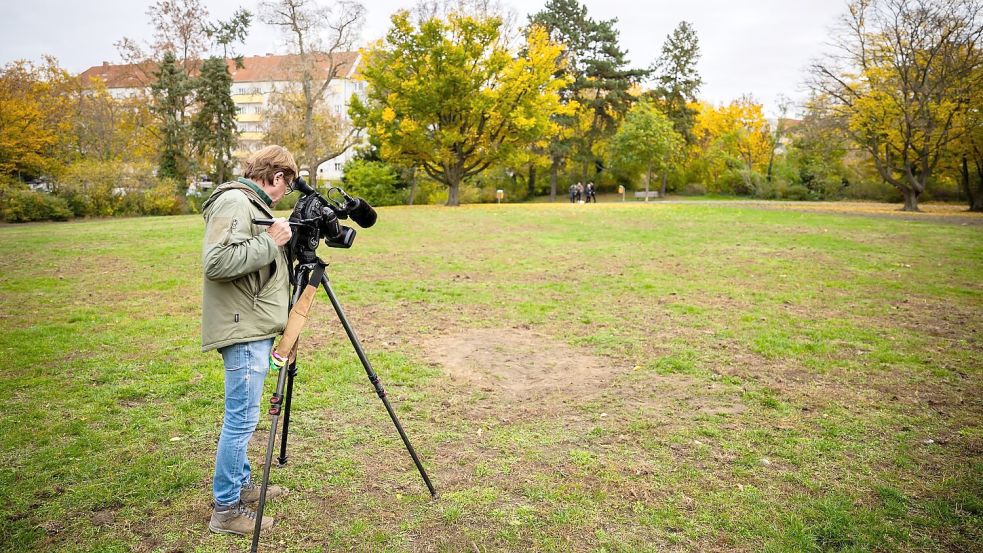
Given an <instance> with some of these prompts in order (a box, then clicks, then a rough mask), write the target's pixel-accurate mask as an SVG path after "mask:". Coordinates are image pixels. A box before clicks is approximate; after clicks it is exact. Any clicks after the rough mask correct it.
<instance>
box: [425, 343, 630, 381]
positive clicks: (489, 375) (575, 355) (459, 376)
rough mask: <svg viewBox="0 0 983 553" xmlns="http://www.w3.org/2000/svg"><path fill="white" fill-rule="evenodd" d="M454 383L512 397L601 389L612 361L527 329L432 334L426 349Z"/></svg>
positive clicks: (612, 370)
mask: <svg viewBox="0 0 983 553" xmlns="http://www.w3.org/2000/svg"><path fill="white" fill-rule="evenodd" d="M424 351H425V352H426V356H427V358H428V360H429V361H431V362H433V363H436V364H438V365H440V366H441V367H442V368H443V370H444V372H445V373H446V374H447V375H448V376H449V377H450V378H451V380H452V381H454V382H456V383H460V384H464V385H470V386H475V387H478V388H480V389H481V390H483V391H488V392H502V393H505V394H507V395H511V396H527V395H538V394H543V393H553V392H571V391H580V390H586V389H597V388H599V387H603V386H605V385H606V384H607V383H608V382H609V381H610V380H611V379H612V378H613V377H614V376H615V375H616V373H617V372H618V369H617V368H616V366H615V364H614V363H612V362H611V361H610V360H608V359H605V358H603V357H598V356H595V355H590V354H587V353H584V352H582V351H579V350H578V349H576V348H573V347H571V346H569V345H567V344H564V343H562V342H558V341H556V340H554V339H552V338H550V337H548V336H545V335H542V334H539V333H536V332H533V331H531V330H527V329H524V328H521V327H520V328H480V329H473V330H468V331H465V332H460V333H456V334H450V335H446V336H441V337H438V338H433V339H431V340H429V341H428V343H427V344H426V348H425V349H424Z"/></svg>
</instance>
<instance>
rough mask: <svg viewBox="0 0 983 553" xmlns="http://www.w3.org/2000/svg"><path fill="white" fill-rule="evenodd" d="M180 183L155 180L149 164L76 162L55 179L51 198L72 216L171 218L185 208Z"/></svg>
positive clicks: (165, 179)
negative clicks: (157, 216) (160, 216)
mask: <svg viewBox="0 0 983 553" xmlns="http://www.w3.org/2000/svg"><path fill="white" fill-rule="evenodd" d="M180 187H181V186H180V183H178V182H177V181H175V180H173V179H168V178H160V179H159V178H157V177H155V176H154V174H153V168H152V167H151V166H150V165H149V164H146V163H144V164H130V163H123V162H119V161H92V160H90V161H80V162H78V163H75V164H73V165H71V166H70V167H68V168H67V169H66V170H65V171H64V173H63V174H62V175H61V176H60V177H59V179H58V181H57V183H56V186H55V195H56V196H58V197H59V198H61V199H63V200H64V201H65V202H66V205H67V206H68V207H69V209H70V210H71V212H72V214H73V215H74V216H75V217H112V216H116V215H175V214H178V213H182V212H184V211H185V209H186V201H185V199H184V198H183V196H179V195H178V192H177V190H178V189H179V188H180Z"/></svg>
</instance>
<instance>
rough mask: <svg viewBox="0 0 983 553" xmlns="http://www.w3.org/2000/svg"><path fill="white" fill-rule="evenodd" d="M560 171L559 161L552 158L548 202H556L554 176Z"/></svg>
mask: <svg viewBox="0 0 983 553" xmlns="http://www.w3.org/2000/svg"><path fill="white" fill-rule="evenodd" d="M559 170H560V160H559V159H557V158H555V157H554V158H553V164H552V165H550V201H551V202H555V201H556V176H557V173H558V172H559Z"/></svg>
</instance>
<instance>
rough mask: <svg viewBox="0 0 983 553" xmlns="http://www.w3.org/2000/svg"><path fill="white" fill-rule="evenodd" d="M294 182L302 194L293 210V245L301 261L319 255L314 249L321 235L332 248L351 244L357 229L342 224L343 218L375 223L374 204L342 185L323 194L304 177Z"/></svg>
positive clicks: (296, 188) (362, 224) (360, 224)
mask: <svg viewBox="0 0 983 553" xmlns="http://www.w3.org/2000/svg"><path fill="white" fill-rule="evenodd" d="M292 186H293V188H294V189H295V190H297V191H298V192H300V193H301V194H303V196H302V197H301V198H300V199H299V200H297V204H296V205H295V206H294V210H293V213H291V214H290V226H291V227H293V229H294V238H293V239H291V248H292V249H293V252H294V255H295V257H296V259H297V260H298V261H299V262H300V263H312V262H314V261H315V260H316V259H317V256H316V255H315V250H316V249H317V246H318V243H319V242H320V241H321V239H322V238H323V239H324V243H325V244H327V245H328V247H331V248H350V247H352V243H353V242H354V241H355V229H353V228H351V227H348V226H345V225H342V224H341V223H340V221H341V220H343V219H349V218H350V219H351V220H352V221H354V222H355V223H357V224H358V225H359V226H360V227H362V228H368V227H371V226H372V225H374V224H375V221H376V213H375V210H374V209H372V206H370V205H369V204H368V202H366V201H365V200H363V199H361V198H355V197H352V196H350V195H348V193H346V192H345V191H344V190H343V189H341V188H338V187H331V188H329V189H328V190H327V192H325V194H324V195H323V196H322V195H321V194H319V193H318V192H317V191H316V190H314V189H313V188H312V187H311V186H310V185H308V184H307V183H306V182H304V180H303V179H302V178H301V177H297V178H296V179H294V182H293V185H292Z"/></svg>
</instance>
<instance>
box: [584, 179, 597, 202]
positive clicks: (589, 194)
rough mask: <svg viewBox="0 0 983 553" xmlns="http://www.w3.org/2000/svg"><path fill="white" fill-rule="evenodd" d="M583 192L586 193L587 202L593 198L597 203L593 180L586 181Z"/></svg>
mask: <svg viewBox="0 0 983 553" xmlns="http://www.w3.org/2000/svg"><path fill="white" fill-rule="evenodd" d="M585 192H586V193H587V203H590V202H591V200H594V203H595V204H596V203H597V194H596V193H595V192H594V183H593V182H588V183H587V189H586V190H585Z"/></svg>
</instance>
